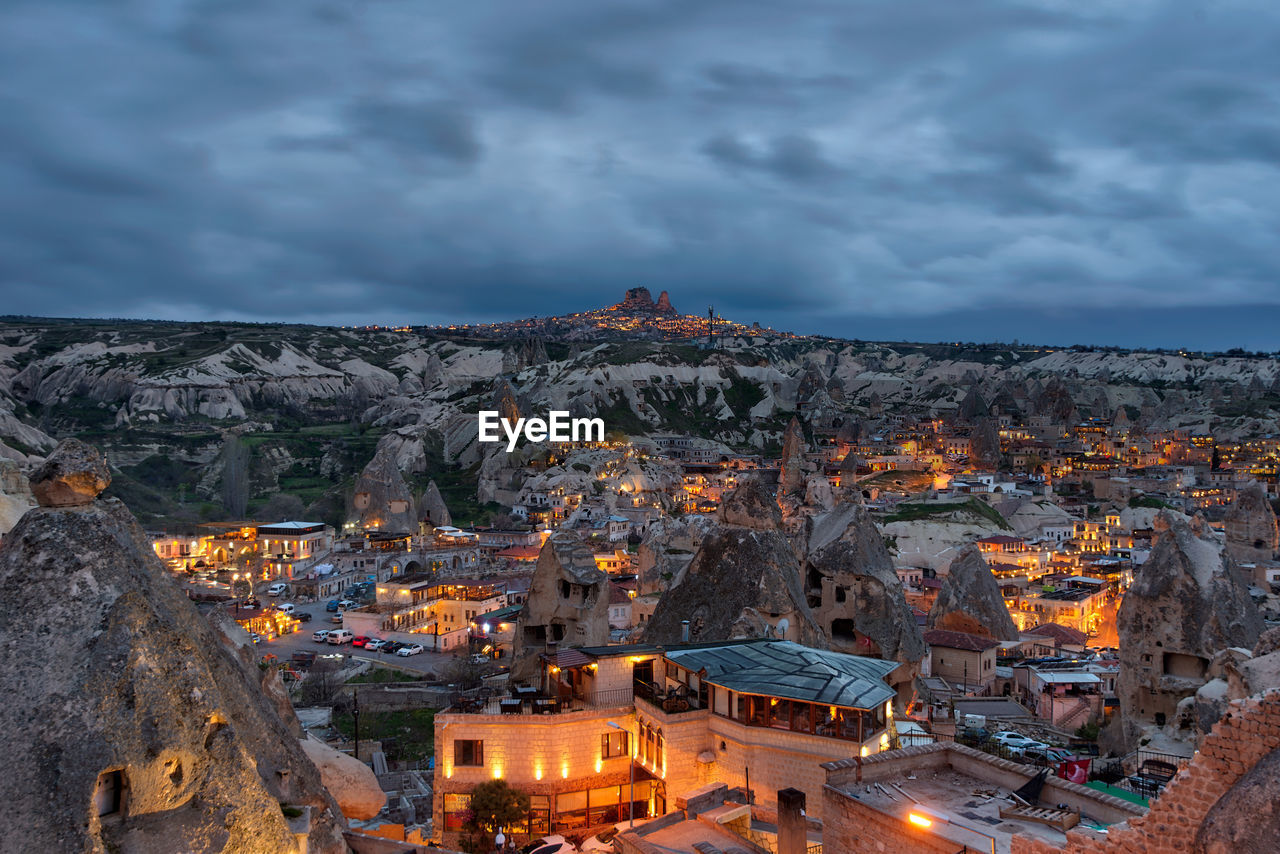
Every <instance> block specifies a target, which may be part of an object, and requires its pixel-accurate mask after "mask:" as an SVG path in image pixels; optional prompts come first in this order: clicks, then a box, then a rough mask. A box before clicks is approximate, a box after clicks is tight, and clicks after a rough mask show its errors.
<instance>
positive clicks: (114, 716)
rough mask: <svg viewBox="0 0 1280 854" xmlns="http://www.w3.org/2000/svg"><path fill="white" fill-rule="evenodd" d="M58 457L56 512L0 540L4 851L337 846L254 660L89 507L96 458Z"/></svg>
mask: <svg viewBox="0 0 1280 854" xmlns="http://www.w3.org/2000/svg"><path fill="white" fill-rule="evenodd" d="M51 461H55V462H56V465H55V466H53V467H51V468H50V471H51V472H54V474H51V475H50V476H48V477H46V478H44V479H43V481H42V482H43V483H45V484H54V483H58V484H60V485H59V486H58V487H57V488H52V487H51V488H49V489H48V490H46V491H45V492H44V495H45V497H46V498H47V499H48V500H50V502H51V503H53V504H54V505H55V506H42V507H39V508H36V509H34V510H31V511H30V512H28V513H27V514H26V515H25V516H23V518H22V519H21V521H20V522H19V523H18V524H17V526H15V527H14V529H13V530H12V531H11V532H10V534H9V536H8V537H6V538H5V542H4V545H3V546H0V590H2V591H3V596H4V601H5V603H6V608H5V609H4V611H3V613H0V637H2V638H3V639H4V644H5V649H6V650H7V651H8V653H9V654H8V655H6V656H5V665H4V667H3V668H2V669H0V690H3V692H4V695H5V697H6V698H7V700H6V702H5V703H4V704H3V705H0V727H3V731H4V732H6V733H9V734H10V738H9V739H7V741H6V749H7V753H8V759H9V762H10V770H9V772H8V773H6V774H5V775H3V778H2V779H0V798H3V800H4V803H5V810H4V818H3V820H0V838H3V839H4V843H3V847H4V848H5V849H6V850H12V851H97V852H105V851H122V852H139V854H151V852H154V854H169V852H173V851H177V850H181V851H198V852H206V851H208V852H212V851H219V852H244V854H252V852H261V851H279V852H290V851H299V850H302V849H303V848H304V847H305V850H307V851H310V852H344V851H346V850H347V846H346V844H345V842H344V841H343V839H342V835H341V830H342V825H343V822H342V817H341V814H340V813H339V811H338V808H337V805H336V804H335V803H334V801H333V800H332V798H330V796H329V795H328V793H327V792H326V791H325V789H324V787H323V785H322V782H321V778H320V774H319V772H318V771H317V770H316V767H315V765H314V764H312V762H311V761H310V760H309V759H308V758H307V756H306V754H305V753H304V752H303V750H302V748H301V747H300V746H299V744H298V741H297V738H296V737H295V734H294V730H292V729H291V728H290V727H289V726H288V725H286V723H285V722H284V721H283V720H282V718H281V715H280V713H279V712H278V711H277V707H276V706H275V704H274V703H273V701H272V699H271V698H270V697H269V696H268V695H267V694H266V693H264V691H263V690H262V687H263V686H262V682H261V675H262V671H260V670H259V668H258V667H257V666H256V663H255V662H253V660H252V659H253V656H252V653H251V652H248V651H245V650H241V649H237V648H236V647H235V646H234V645H232V644H230V643H229V642H228V640H227V637H226V635H225V634H220V633H219V632H218V631H215V630H214V628H213V627H212V626H211V625H210V624H209V623H208V622H207V621H206V620H205V619H204V618H203V617H202V616H201V615H200V613H199V612H198V611H197V610H196V608H195V606H194V605H193V604H192V603H191V602H190V601H189V600H188V599H187V598H186V597H185V596H184V595H183V594H182V592H181V591H180V590H179V589H178V588H177V587H176V586H175V585H174V584H173V583H172V582H171V581H170V580H169V578H168V577H167V575H166V573H165V571H164V568H163V567H162V566H161V564H160V562H159V560H158V559H157V558H156V556H155V553H154V552H153V551H152V549H151V546H150V543H149V541H148V539H147V537H146V535H145V534H144V533H143V531H142V530H141V529H140V528H139V527H138V525H137V523H136V522H135V521H134V519H133V517H132V516H131V515H130V514H129V512H128V510H126V509H125V507H124V505H122V504H121V503H119V502H118V501H116V500H114V499H109V500H93V498H92V495H91V493H92V491H93V484H95V483H97V482H100V480H101V479H102V478H101V470H100V469H99V467H98V465H97V463H98V462H99V461H100V458H99V457H95V455H94V454H93V453H88V452H86V450H85V449H84V447H83V446H79V445H78V444H68V443H64V444H63V445H62V446H60V448H59V449H58V450H57V451H55V452H54V455H53V457H52V458H51ZM76 461H79V462H78V463H77V462H76ZM77 465H79V466H80V467H79V468H77V467H76V466H77ZM72 497H74V498H75V499H76V500H77V501H78V502H80V503H77V504H71V505H68V504H65V503H64V502H66V501H67V500H68V499H69V498H72ZM86 498H87V499H88V503H84V500H85V499H86ZM235 631H236V632H238V634H239V635H240V637H241V639H242V640H241V643H243V644H244V645H245V646H246V647H247V646H248V645H249V642H248V637H247V636H246V635H245V634H244V632H243V631H241V630H239V629H236V630H235ZM36 649H38V650H39V654H38V655H32V654H27V653H26V652H24V651H27V652H29V651H30V650H36ZM281 804H286V805H294V806H297V807H301V808H309V821H306V820H305V819H303V820H301V823H302V824H304V825H305V826H303V827H301V828H299V827H298V826H297V825H298V823H299V822H298V821H295V822H293V823H291V822H290V821H289V819H287V818H286V816H285V815H284V813H283V812H282V809H281ZM305 812H306V810H305V809H304V813H305Z"/></svg>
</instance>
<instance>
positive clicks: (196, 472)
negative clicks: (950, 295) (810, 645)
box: [0, 294, 1280, 523]
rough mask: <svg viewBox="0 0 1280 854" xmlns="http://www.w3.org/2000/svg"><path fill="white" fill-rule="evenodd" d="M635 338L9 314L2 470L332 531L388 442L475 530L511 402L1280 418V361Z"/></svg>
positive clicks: (743, 444) (857, 416) (847, 421)
mask: <svg viewBox="0 0 1280 854" xmlns="http://www.w3.org/2000/svg"><path fill="white" fill-rule="evenodd" d="M628 299H630V300H632V302H637V301H639V300H640V299H641V295H636V294H633V295H631V296H629V297H628ZM624 302H625V300H624ZM649 302H650V304H651V305H652V310H650V314H651V315H652V317H653V318H656V320H661V319H662V318H664V317H670V316H672V315H669V314H668V312H667V309H668V308H670V299H668V300H667V301H666V302H665V303H664V302H663V301H662V300H661V298H660V299H659V300H658V301H657V302H654V301H652V299H651V298H650V299H649ZM672 311H674V309H672ZM655 322H656V321H655ZM623 337H624V336H623V335H622V333H621V332H619V333H617V334H616V335H615V336H614V338H613V339H612V340H603V341H601V340H598V338H597V339H596V340H590V341H575V340H571V337H565V336H562V337H557V336H556V335H555V334H551V335H548V336H546V337H539V338H534V337H526V338H514V337H507V338H505V339H493V338H478V337H475V336H465V335H462V334H460V333H458V332H456V331H454V332H451V331H448V330H443V331H442V330H433V331H431V332H430V333H426V332H421V331H417V332H412V331H398V332H397V331H391V330H385V329H379V330H359V329H335V328H324V327H305V326H279V325H248V324H229V323H201V324H196V323H193V324H181V323H156V322H123V321H122V322H108V321H54V320H32V319H9V320H5V321H2V322H0V456H5V457H9V458H12V459H14V460H15V461H17V462H18V463H20V464H24V465H25V464H29V463H30V462H31V461H32V460H35V459H38V458H39V457H41V456H42V455H43V454H45V453H47V452H48V451H49V450H50V449H51V448H52V446H53V444H54V442H55V440H57V439H60V438H63V437H66V436H78V437H82V438H85V439H87V440H90V441H92V442H94V443H95V444H98V445H99V446H101V447H103V449H104V451H105V453H106V455H107V457H108V459H109V460H110V463H111V465H112V468H113V472H114V474H115V477H116V486H115V487H114V491H115V494H116V495H118V496H120V497H122V498H123V499H124V500H125V501H126V502H127V503H128V504H129V506H130V508H131V509H132V510H134V512H136V513H138V514H139V516H140V518H142V519H143V521H144V522H145V521H148V520H150V519H152V518H155V517H157V516H160V515H164V516H166V517H170V518H172V517H174V516H176V517H179V518H187V519H191V520H201V519H209V518H216V517H218V516H220V515H222V516H225V515H226V514H228V513H231V512H232V511H233V510H234V511H239V512H247V513H251V514H258V515H267V516H269V515H271V512H270V511H271V510H272V508H273V505H271V504H270V503H269V502H271V501H272V499H273V497H279V496H294V499H293V501H295V502H300V503H301V506H302V507H303V508H305V510H306V512H308V513H309V514H311V515H315V516H319V517H321V518H326V519H334V518H337V517H340V516H341V514H342V512H343V508H345V507H346V506H347V503H348V500H349V497H350V496H349V494H348V493H350V491H351V487H352V482H353V480H354V478H355V476H356V475H357V474H358V473H359V471H360V470H361V469H362V468H363V467H364V466H365V465H366V464H367V463H368V462H369V461H370V460H371V459H372V458H373V456H374V453H375V451H376V450H377V449H378V447H379V446H380V445H382V446H385V447H387V448H389V451H390V452H391V453H393V454H394V455H395V459H396V461H397V463H398V464H399V465H400V467H401V469H402V470H403V471H404V472H405V475H406V477H407V478H408V480H409V484H408V485H409V487H410V489H411V490H413V491H414V492H415V494H416V495H421V494H422V493H423V492H424V491H425V490H426V488H427V486H428V484H429V482H430V481H431V480H432V479H434V480H435V481H436V483H437V487H438V490H439V492H440V493H441V495H442V496H443V498H444V499H445V501H446V502H447V503H448V506H449V507H450V508H451V509H452V508H457V511H456V512H455V515H456V516H457V517H458V518H457V519H456V521H459V522H464V523H465V522H466V521H468V520H469V519H470V518H472V517H476V516H478V515H480V514H481V513H483V512H484V511H485V509H486V508H485V506H484V505H485V502H488V501H493V500H495V499H496V498H498V489H499V485H501V488H502V489H512V488H517V489H518V488H519V486H520V484H519V483H515V484H512V483H510V482H509V477H508V476H509V475H510V474H511V472H509V471H506V470H504V468H503V467H504V466H505V461H495V460H493V459H492V458H493V457H494V456H495V455H496V454H497V450H496V448H497V447H498V446H495V445H490V446H481V445H479V444H478V443H477V442H476V426H475V413H476V412H477V411H479V410H480V409H488V408H494V405H495V401H501V402H503V403H502V405H503V407H504V408H513V409H517V410H518V411H519V412H521V413H523V414H530V413H543V412H545V411H547V410H550V409H563V410H567V411H569V412H571V413H572V414H573V415H575V416H598V417H601V418H603V419H604V421H605V424H606V427H607V428H608V429H609V430H611V431H616V432H619V433H626V434H630V435H637V434H650V433H661V432H676V433H688V434H693V435H697V436H702V437H706V438H708V439H713V440H715V441H718V442H721V443H723V444H725V445H726V446H729V447H734V448H742V449H756V450H762V451H766V452H768V453H772V454H776V453H777V452H778V451H779V450H780V449H781V443H782V437H783V432H784V430H785V428H786V426H787V424H788V422H789V421H790V419H791V417H792V416H793V414H795V413H796V412H797V411H800V412H802V413H803V414H804V415H805V417H806V421H807V423H809V424H822V425H824V426H825V427H826V428H829V429H831V430H837V429H846V428H851V427H852V428H856V426H857V425H858V424H860V423H862V422H863V421H864V420H866V419H872V418H874V417H876V415H877V413H879V412H881V411H886V410H890V409H891V410H892V411H894V412H901V413H918V414H921V415H930V414H932V415H938V416H944V417H945V416H946V415H948V414H949V413H954V412H957V411H959V410H960V408H961V407H962V406H964V405H966V400H968V401H970V404H971V403H972V401H973V400H974V399H975V398H976V397H980V398H981V400H983V401H992V402H999V404H1000V406H1001V407H1002V408H1003V409H1005V410H1011V411H1014V412H1022V413H1036V412H1044V411H1049V410H1053V411H1055V412H1057V411H1058V410H1062V411H1064V412H1066V413H1068V414H1070V415H1072V416H1078V417H1082V418H1084V417H1089V416H1093V415H1099V416H1107V417H1110V416H1112V415H1114V414H1115V413H1116V412H1124V413H1127V415H1128V416H1129V417H1131V418H1133V419H1134V420H1135V421H1138V422H1140V423H1141V424H1142V426H1143V427H1145V428H1148V429H1168V428H1174V427H1183V428H1187V429H1190V430H1192V431H1194V432H1197V433H1213V434H1214V435H1216V436H1218V437H1219V438H1223V439H1239V438H1245V437H1249V436H1253V435H1262V434H1266V433H1270V432H1273V431H1274V424H1275V420H1276V418H1277V417H1278V416H1280V366H1278V363H1277V361H1276V360H1275V359H1271V358H1256V357H1245V356H1213V355H1202V356H1192V355H1186V356H1182V355H1178V356H1173V355H1161V354H1152V353H1123V352H1110V351H1108V352H1100V351H1098V352H1095V351H1083V350H1074V349H1073V350H1061V351H1049V350H1045V349H1044V348H1034V347H1021V348H1008V347H994V346H992V347H977V346H967V345H966V346H955V345H909V344H874V343H867V342H851V341H838V340H830V339H817V338H794V337H792V338H786V337H781V336H777V335H769V334H751V331H750V330H746V329H740V330H738V334H726V335H720V336H719V337H718V338H717V345H716V348H715V349H708V348H706V347H705V346H704V345H703V344H702V343H701V342H700V340H699V339H691V338H688V339H685V340H674V341H650V340H620V339H621V338H623ZM486 465H487V467H488V468H487V469H486ZM504 478H507V479H508V480H507V481H504ZM482 483H489V484H490V485H489V486H482ZM274 506H276V507H278V506H280V505H278V504H277V505H274ZM288 506H290V507H292V506H295V505H294V504H292V503H290V504H289V505H288ZM489 509H492V507H490V508H489Z"/></svg>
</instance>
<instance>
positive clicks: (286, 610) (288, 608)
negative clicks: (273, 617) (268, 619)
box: [276, 602, 296, 615]
mask: <svg viewBox="0 0 1280 854" xmlns="http://www.w3.org/2000/svg"><path fill="white" fill-rule="evenodd" d="M276 610H277V611H279V612H280V613H282V614H289V615H292V614H293V612H294V610H296V609H295V608H294V606H293V603H292V602H281V603H280V604H279V605H277V606H276Z"/></svg>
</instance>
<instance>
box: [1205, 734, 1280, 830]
mask: <svg viewBox="0 0 1280 854" xmlns="http://www.w3.org/2000/svg"><path fill="white" fill-rule="evenodd" d="M1276 792H1280V750H1273V751H1271V752H1270V753H1268V754H1267V755H1266V756H1264V757H1263V758H1262V759H1260V760H1259V761H1258V763H1257V764H1256V765H1254V766H1253V767H1252V768H1250V769H1249V770H1248V771H1247V772H1246V773H1245V775H1244V776H1243V777H1241V778H1240V779H1239V780H1237V781H1236V783H1235V785H1234V786H1232V787H1231V788H1230V789H1228V790H1227V792H1226V794H1224V795H1223V796H1222V797H1221V798H1219V799H1218V802H1217V803H1216V804H1214V805H1213V807H1212V808H1211V809H1210V810H1209V814H1208V815H1206V816H1205V819H1204V822H1203V823H1201V825H1200V830H1199V832H1198V833H1196V839H1195V846H1194V847H1193V848H1192V851H1194V852H1196V854H1272V852H1274V851H1275V850H1276V845H1277V840H1280V806H1277V803H1276Z"/></svg>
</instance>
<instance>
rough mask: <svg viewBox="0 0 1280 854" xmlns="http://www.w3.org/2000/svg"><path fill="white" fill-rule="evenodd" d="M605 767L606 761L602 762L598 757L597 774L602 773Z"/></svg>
mask: <svg viewBox="0 0 1280 854" xmlns="http://www.w3.org/2000/svg"><path fill="white" fill-rule="evenodd" d="M603 767H604V763H603V762H601V761H600V760H599V759H597V760H596V773H597V774H599V773H600V769H601V768H603Z"/></svg>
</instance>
